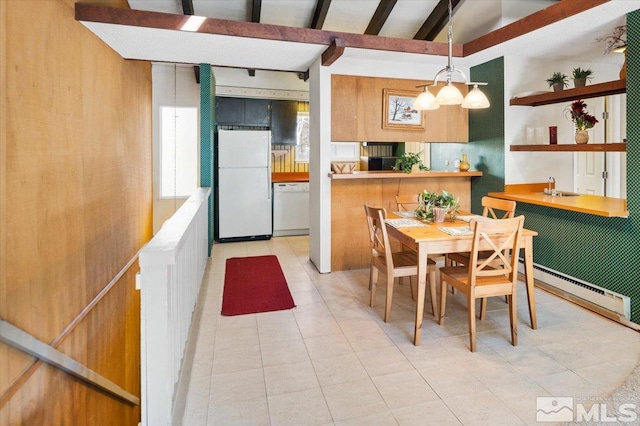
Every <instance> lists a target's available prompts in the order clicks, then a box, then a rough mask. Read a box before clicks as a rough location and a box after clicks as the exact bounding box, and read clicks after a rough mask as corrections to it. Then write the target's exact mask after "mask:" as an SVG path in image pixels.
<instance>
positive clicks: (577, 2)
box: [462, 0, 610, 56]
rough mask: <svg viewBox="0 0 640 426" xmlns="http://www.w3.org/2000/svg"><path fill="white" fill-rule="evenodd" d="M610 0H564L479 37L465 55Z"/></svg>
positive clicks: (466, 46)
mask: <svg viewBox="0 0 640 426" xmlns="http://www.w3.org/2000/svg"><path fill="white" fill-rule="evenodd" d="M609 1H610V0H562V1H559V2H557V3H554V4H552V5H551V6H549V7H546V8H544V9H542V10H539V11H537V12H535V13H533V14H532V15H529V16H525V17H524V18H522V19H519V20H517V21H515V22H512V23H511V24H509V25H505V26H504V27H502V28H498V29H497V30H495V31H492V32H490V33H489V34H486V35H483V36H481V37H478V38H477V39H475V40H471V41H469V42H467V43H465V44H464V45H463V48H462V50H463V52H464V54H463V56H469V55H473V54H474V53H478V52H480V51H482V50H485V49H488V48H490V47H493V46H497V45H498V44H501V43H504V42H505V41H507V40H511V39H514V38H516V37H520V36H521V35H524V34H527V33H529V32H531V31H534V30H537V29H539V28H543V27H546V26H547V25H550V24H553V23H555V22H558V21H561V20H563V19H566V18H568V17H570V16H573V15H577V14H578V13H582V12H584V11H586V10H589V9H591V8H594V7H597V6H600V5H602V4H605V3H608V2H609Z"/></svg>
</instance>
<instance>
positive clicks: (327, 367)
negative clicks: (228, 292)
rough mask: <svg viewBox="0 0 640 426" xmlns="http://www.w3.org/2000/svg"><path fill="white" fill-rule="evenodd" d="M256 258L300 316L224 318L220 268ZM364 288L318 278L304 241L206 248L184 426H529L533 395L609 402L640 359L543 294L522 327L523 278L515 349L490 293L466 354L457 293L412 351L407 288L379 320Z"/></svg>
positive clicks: (624, 341)
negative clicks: (534, 318)
mask: <svg viewBox="0 0 640 426" xmlns="http://www.w3.org/2000/svg"><path fill="white" fill-rule="evenodd" d="M265 254H275V255H277V256H278V259H279V261H280V264H281V266H282V269H283V271H284V273H285V276H286V278H287V281H288V284H289V288H290V290H291V293H292V295H293V298H294V300H295V302H296V305H297V306H296V308H294V309H292V310H288V311H279V312H271V313H261V314H252V315H242V316H235V317H223V316H221V315H220V307H221V302H222V288H223V281H224V264H225V259H227V258H229V257H235V256H257V255H265ZM367 282H368V270H366V269H363V270H356V271H343V272H334V273H331V274H319V273H318V272H317V271H316V269H315V267H314V266H313V265H312V264H311V262H310V261H309V254H308V238H307V237H281V238H274V239H272V240H271V241H264V242H250V243H228V244H217V245H214V247H213V253H212V256H211V259H210V261H209V264H208V267H207V272H206V276H205V279H204V281H203V285H204V286H206V287H205V290H206V291H205V296H204V297H205V300H204V302H203V310H202V315H201V319H200V324H199V331H198V337H197V343H196V351H195V357H194V361H193V369H192V374H191V380H190V384H189V390H188V394H187V399H186V406H185V414H184V418H183V424H184V425H189V426H199V425H296V426H299V425H367V426H369V425H431V424H433V425H473V426H476V425H491V426H496V425H509V426H513V425H521V424H536V397H542V396H573V397H574V398H586V397H606V396H608V395H609V394H610V393H611V392H612V391H613V390H614V389H616V388H617V387H618V386H619V385H620V384H621V383H622V382H624V380H625V379H626V378H627V377H628V375H629V373H630V372H631V371H632V370H633V368H634V367H635V366H636V365H637V364H638V363H639V362H640V334H639V333H637V332H635V331H633V330H631V329H629V328H627V327H624V326H621V325H619V324H617V323H614V322H611V321H609V320H607V319H604V318H602V317H600V316H598V315H595V314H593V313H591V312H589V311H587V310H584V309H582V308H579V307H577V306H575V305H573V304H571V303H569V302H566V301H564V300H562V299H559V298H557V297H555V296H553V295H550V294H548V293H545V292H544V291H541V290H536V298H537V308H538V324H539V326H538V330H532V329H531V328H530V326H529V322H528V309H527V304H526V297H525V292H524V287H523V286H522V283H521V284H520V285H521V288H520V292H519V295H520V296H521V297H520V298H519V301H518V316H519V323H518V331H519V345H518V346H517V347H513V346H512V345H511V344H510V334H509V321H508V316H507V309H506V306H507V305H506V304H505V303H504V302H503V301H502V300H499V299H497V298H494V299H495V300H491V301H490V303H489V312H488V314H487V319H485V320H483V321H479V322H478V326H477V327H478V348H477V352H476V353H471V352H470V351H469V349H468V334H467V332H468V329H467V319H466V318H467V317H466V308H465V307H464V304H465V300H464V297H462V296H460V295H459V294H458V295H455V296H450V297H449V298H448V302H447V319H446V322H445V325H444V326H439V325H438V324H437V322H436V321H435V319H434V317H433V316H432V315H431V312H430V310H429V309H425V321H424V325H423V331H422V345H421V346H419V347H416V346H414V345H413V344H412V336H413V315H414V312H415V304H414V302H413V301H412V300H411V293H410V290H409V285H408V284H407V285H400V284H396V287H395V288H396V290H395V291H394V299H393V307H392V310H391V318H390V321H389V323H384V322H383V321H382V319H381V318H382V310H383V308H384V290H383V289H381V290H380V291H379V292H378V294H377V301H376V307H375V308H370V307H369V306H368V289H367ZM427 306H428V304H427ZM544 424H550V423H544Z"/></svg>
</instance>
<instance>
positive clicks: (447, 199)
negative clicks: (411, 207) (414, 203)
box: [416, 189, 460, 222]
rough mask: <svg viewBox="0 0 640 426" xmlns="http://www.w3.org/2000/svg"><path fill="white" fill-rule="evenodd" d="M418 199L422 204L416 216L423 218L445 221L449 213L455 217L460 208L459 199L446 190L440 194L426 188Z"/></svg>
mask: <svg viewBox="0 0 640 426" xmlns="http://www.w3.org/2000/svg"><path fill="white" fill-rule="evenodd" d="M418 200H419V203H420V204H419V205H418V209H417V210H416V217H417V218H419V219H423V220H433V221H434V222H443V221H444V218H445V216H446V214H447V213H449V214H450V216H451V218H455V216H456V213H457V212H458V209H459V208H460V204H459V202H458V199H457V198H455V197H454V196H453V194H451V193H450V192H447V191H444V190H443V191H442V192H441V193H440V194H438V193H437V192H429V191H427V190H426V189H425V190H424V191H422V193H421V194H420V196H419V197H418Z"/></svg>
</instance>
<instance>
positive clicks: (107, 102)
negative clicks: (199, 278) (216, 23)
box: [0, 0, 152, 425]
mask: <svg viewBox="0 0 640 426" xmlns="http://www.w3.org/2000/svg"><path fill="white" fill-rule="evenodd" d="M96 2H97V3H101V4H107V5H111V6H116V7H121V8H127V7H128V5H127V2H126V0H103V1H96ZM74 3H75V1H74V0H30V1H9V2H7V1H0V52H2V55H3V56H2V57H0V92H2V96H1V97H0V98H1V99H2V100H0V159H1V160H0V161H2V163H1V164H0V166H1V167H0V259H1V260H0V262H1V263H0V317H1V318H3V319H4V320H6V321H8V322H10V323H11V324H14V325H15V326H17V327H19V328H20V329H22V330H24V331H26V332H28V333H30V334H32V335H33V336H35V337H36V338H38V339H40V340H42V341H44V342H46V343H51V342H54V341H55V342H57V344H56V347H57V348H58V349H59V350H61V351H62V352H64V353H65V354H67V355H68V356H70V357H71V358H73V359H75V360H77V361H78V362H80V363H82V364H85V365H87V366H88V367H89V368H90V369H92V370H94V371H95V372H97V373H98V374H100V375H102V376H104V377H106V378H107V379H109V380H111V381H113V382H115V383H116V384H117V385H119V386H120V387H122V388H124V389H125V390H127V391H128V392H130V393H132V394H134V395H136V396H140V371H139V370H140V331H139V330H140V301H139V295H138V292H137V291H136V290H135V274H136V272H137V270H138V267H137V262H136V263H135V264H134V266H133V267H131V268H129V269H128V270H127V271H126V272H125V273H124V275H123V276H122V278H121V279H119V280H118V282H116V283H115V285H114V286H113V287H112V288H111V290H110V291H109V292H108V293H107V294H106V295H105V296H104V297H103V298H102V299H101V300H100V301H99V302H98V303H97V305H96V306H95V307H94V308H93V309H91V310H89V309H87V305H88V304H89V303H90V302H91V301H92V299H94V298H95V297H96V296H97V295H98V294H99V293H100V291H101V290H102V289H103V288H104V287H105V285H106V284H107V283H109V281H110V280H112V279H113V278H114V277H115V276H116V274H117V273H118V272H119V271H120V270H121V269H122V268H123V267H124V266H125V265H126V264H127V263H128V262H129V260H130V259H132V258H133V257H134V256H135V255H136V253H137V251H138V250H139V249H140V248H141V247H142V246H143V245H144V244H145V243H146V242H147V241H148V240H149V239H150V238H151V233H152V229H151V226H152V217H151V209H152V203H151V199H152V193H151V185H152V173H151V167H152V162H151V111H152V105H151V68H150V65H149V64H148V63H146V62H138V61H125V60H124V59H122V58H121V57H120V56H119V55H118V54H117V53H115V52H114V51H113V50H112V49H111V48H109V47H108V46H107V45H106V44H105V43H103V42H102V41H101V40H100V39H98V38H97V37H96V36H95V35H94V34H93V33H91V32H90V31H89V30H87V29H86V28H85V27H84V26H83V25H82V24H80V23H79V22H77V21H76V20H75V19H74ZM83 312H84V313H86V316H84V318H83V319H82V320H81V321H79V323H78V324H77V325H76V326H75V327H73V328H72V329H71V330H69V331H68V332H63V331H64V330H65V328H66V327H68V326H69V325H70V324H71V323H72V321H73V320H74V318H76V317H77V316H78V315H79V314H81V313H83ZM139 421H140V407H138V406H131V405H129V404H126V403H123V402H122V401H119V400H116V399H113V398H112V397H110V396H108V395H106V394H104V393H102V392H99V391H97V390H95V389H93V388H92V387H90V386H87V385H85V384H84V383H82V382H80V381H78V380H76V379H73V378H71V377H70V376H69V375H67V374H66V373H63V372H61V371H59V370H57V369H55V368H53V367H50V366H48V365H46V364H42V363H39V362H36V361H35V359H34V358H32V357H31V356H29V355H26V354H24V353H22V352H20V351H18V350H17V349H14V348H11V347H9V346H8V345H5V344H3V343H0V424H2V425H48V424H55V425H71V424H78V425H80V424H81V425H106V424H111V425H116V424H118V425H136V424H138V422H139Z"/></svg>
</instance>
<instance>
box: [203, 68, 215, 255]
mask: <svg viewBox="0 0 640 426" xmlns="http://www.w3.org/2000/svg"><path fill="white" fill-rule="evenodd" d="M215 97H216V80H215V76H214V75H213V73H212V72H211V65H209V64H200V186H201V187H209V188H213V176H214V174H213V155H214V154H213V123H215V122H216V117H215V114H216V109H215V102H214V99H215ZM214 199H215V197H214V196H213V193H212V194H211V195H210V196H209V203H208V209H209V212H208V231H207V235H208V241H209V246H208V247H209V255H211V247H212V246H213V224H214V220H213V212H214V211H215V209H214V207H215V206H214V205H213V203H214Z"/></svg>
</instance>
